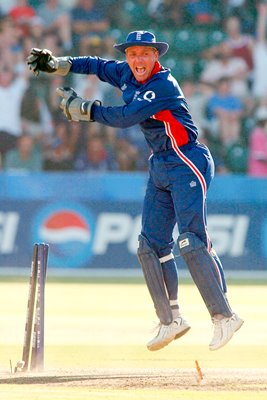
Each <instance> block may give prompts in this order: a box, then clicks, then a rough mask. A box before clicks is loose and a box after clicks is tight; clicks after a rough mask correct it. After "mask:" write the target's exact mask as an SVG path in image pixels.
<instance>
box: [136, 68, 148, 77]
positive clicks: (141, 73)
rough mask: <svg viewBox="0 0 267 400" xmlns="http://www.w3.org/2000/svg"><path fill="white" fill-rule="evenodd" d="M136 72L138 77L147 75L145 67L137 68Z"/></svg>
mask: <svg viewBox="0 0 267 400" xmlns="http://www.w3.org/2000/svg"><path fill="white" fill-rule="evenodd" d="M135 71H136V73H137V74H138V75H144V74H145V73H146V69H145V67H136V68H135Z"/></svg>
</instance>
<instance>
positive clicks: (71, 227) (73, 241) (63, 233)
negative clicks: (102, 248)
mask: <svg viewBox="0 0 267 400" xmlns="http://www.w3.org/2000/svg"><path fill="white" fill-rule="evenodd" d="M94 230H95V219H94V216H93V215H92V213H91V212H90V211H89V210H88V209H87V208H86V207H84V206H82V205H81V204H79V203H56V204H55V203H54V204H49V205H46V206H45V207H43V208H41V210H40V211H39V213H38V215H37V216H36V218H35V219H34V228H33V241H34V242H36V241H41V242H46V243H48V244H49V265H50V266H51V267H64V268H66V267H67V268H80V267H84V268H86V267H87V266H88V262H89V260H90V258H91V257H92V246H93V237H94Z"/></svg>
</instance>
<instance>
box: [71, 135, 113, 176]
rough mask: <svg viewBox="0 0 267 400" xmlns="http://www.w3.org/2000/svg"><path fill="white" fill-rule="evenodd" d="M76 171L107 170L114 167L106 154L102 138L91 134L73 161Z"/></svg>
mask: <svg viewBox="0 0 267 400" xmlns="http://www.w3.org/2000/svg"><path fill="white" fill-rule="evenodd" d="M74 168H75V170H77V171H108V170H112V169H114V163H113V161H112V159H111V157H110V155H109V154H108V152H107V150H106V148H105V145H104V143H103V139H102V138H101V137H99V136H96V135H93V136H91V137H90V138H89V139H88V141H87V144H86V148H85V149H83V150H82V151H81V152H80V154H79V155H78V156H77V158H76V160H75V162H74Z"/></svg>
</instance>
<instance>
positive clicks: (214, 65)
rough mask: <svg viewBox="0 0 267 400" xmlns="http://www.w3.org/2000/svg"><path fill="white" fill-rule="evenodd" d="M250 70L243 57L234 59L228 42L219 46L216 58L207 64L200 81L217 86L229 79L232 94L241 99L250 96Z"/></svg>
mask: <svg viewBox="0 0 267 400" xmlns="http://www.w3.org/2000/svg"><path fill="white" fill-rule="evenodd" d="M248 75H249V68H248V66H247V63H246V62H245V61H244V60H243V58H241V57H234V56H233V50H232V49H231V47H230V45H229V44H228V43H227V42H223V43H221V44H220V45H219V46H218V52H217V54H215V56H214V58H213V59H211V60H210V61H208V62H207V64H206V66H205V67H204V69H203V71H202V73H201V76H200V79H201V81H203V82H205V83H209V84H216V82H218V81H219V80H220V79H221V78H229V79H230V85H231V92H232V93H233V94H234V95H235V96H238V97H240V98H245V97H247V96H248V93H249V90H248V82H247V80H248Z"/></svg>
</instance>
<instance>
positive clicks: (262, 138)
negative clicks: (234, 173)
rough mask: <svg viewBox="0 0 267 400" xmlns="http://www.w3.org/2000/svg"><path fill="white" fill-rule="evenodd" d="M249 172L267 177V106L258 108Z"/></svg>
mask: <svg viewBox="0 0 267 400" xmlns="http://www.w3.org/2000/svg"><path fill="white" fill-rule="evenodd" d="M248 174H249V175H252V176H265V177H267V107H260V108H259V109H258V111H257V113H256V126H255V128H253V129H252V132H251V134H250V139H249V161H248Z"/></svg>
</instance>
